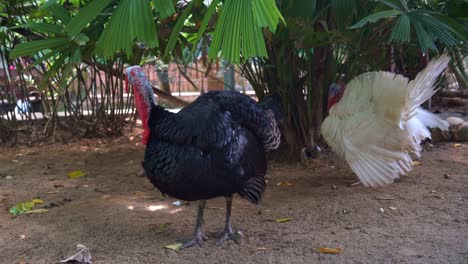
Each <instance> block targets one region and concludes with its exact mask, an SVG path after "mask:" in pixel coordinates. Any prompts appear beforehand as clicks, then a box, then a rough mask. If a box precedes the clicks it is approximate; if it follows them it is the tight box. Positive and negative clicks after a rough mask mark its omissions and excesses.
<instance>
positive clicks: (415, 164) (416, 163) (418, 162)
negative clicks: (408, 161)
mask: <svg viewBox="0 0 468 264" xmlns="http://www.w3.org/2000/svg"><path fill="white" fill-rule="evenodd" d="M421 164H422V162H420V161H417V160H415V161H413V166H419V165H421Z"/></svg>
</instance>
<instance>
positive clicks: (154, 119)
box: [148, 105, 174, 130]
mask: <svg viewBox="0 0 468 264" xmlns="http://www.w3.org/2000/svg"><path fill="white" fill-rule="evenodd" d="M172 115H174V113H172V112H169V111H167V110H166V109H164V107H162V106H159V105H153V107H151V112H150V115H149V119H148V125H149V129H150V130H151V129H152V128H153V127H154V126H156V125H157V124H158V123H159V122H163V121H164V120H165V119H167V118H169V117H170V116H172Z"/></svg>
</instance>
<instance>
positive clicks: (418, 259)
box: [0, 137, 468, 264]
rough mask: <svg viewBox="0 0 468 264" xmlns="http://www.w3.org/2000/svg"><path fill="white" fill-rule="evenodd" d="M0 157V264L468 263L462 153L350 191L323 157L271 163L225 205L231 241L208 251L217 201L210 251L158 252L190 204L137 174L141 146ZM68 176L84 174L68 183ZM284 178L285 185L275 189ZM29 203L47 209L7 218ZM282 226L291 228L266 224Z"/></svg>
mask: <svg viewBox="0 0 468 264" xmlns="http://www.w3.org/2000/svg"><path fill="white" fill-rule="evenodd" d="M135 140H136V139H135ZM0 151H1V152H0V200H1V204H0V249H1V250H0V263H34V264H39V263H57V262H58V261H59V260H60V259H62V258H64V257H66V256H68V255H71V254H73V253H74V252H75V245H76V244H79V243H81V244H84V245H85V246H87V247H88V248H89V249H90V250H91V254H92V256H93V259H94V263H468V206H467V204H468V144H462V145H461V146H459V147H454V146H453V143H444V144H440V145H436V146H435V147H434V148H433V149H432V150H430V151H427V152H424V153H423V157H422V159H421V162H422V165H420V166H417V167H416V168H415V170H414V171H413V172H412V173H411V174H410V175H409V176H408V177H404V178H403V179H402V180H401V181H400V182H398V183H395V184H392V185H390V186H387V187H384V188H379V189H370V188H365V187H363V186H353V187H348V183H349V182H352V181H353V180H355V178H354V176H353V174H352V172H351V171H350V170H349V169H348V168H347V166H346V165H345V164H343V163H341V162H339V161H336V160H335V159H334V157H333V156H332V155H331V154H328V153H324V154H323V155H322V156H321V157H320V158H319V159H318V160H316V161H313V162H312V166H311V167H310V168H304V167H302V165H280V164H270V169H269V173H268V188H267V192H266V194H265V198H264V200H263V203H262V205H261V206H259V207H256V206H253V205H251V204H249V203H248V202H246V201H244V200H242V199H239V198H238V197H236V198H235V200H234V207H233V223H234V226H235V227H236V228H238V229H240V230H241V231H242V232H243V234H244V236H243V238H242V240H241V242H240V244H235V243H233V242H232V241H229V242H227V243H226V244H224V245H222V246H216V245H215V241H216V238H217V236H218V234H219V232H220V231H221V230H222V227H223V224H224V209H223V208H224V200H223V199H222V198H219V199H214V200H210V201H208V204H207V206H208V208H207V209H206V213H205V223H206V228H205V230H206V231H207V235H208V236H209V240H208V242H207V243H206V244H205V246H204V247H203V248H199V247H193V248H189V249H186V250H183V251H180V252H176V251H172V250H169V249H164V246H165V245H168V244H173V243H174V242H176V240H177V239H180V238H187V237H189V236H190V235H191V233H192V229H193V226H194V220H195V209H196V203H192V204H190V205H182V206H180V207H176V206H174V205H173V204H172V203H173V202H174V201H175V199H172V198H165V197H162V196H161V194H160V193H159V192H157V191H154V188H153V186H152V185H151V184H150V183H149V182H148V181H147V179H146V178H144V177H141V176H138V174H139V173H140V172H141V169H140V165H139V162H140V161H141V160H142V157H143V147H142V146H141V145H139V144H136V143H135V141H129V140H128V139H127V138H126V137H124V138H121V139H119V140H115V141H112V142H99V141H98V140H94V141H82V142H79V143H73V144H68V145H60V144H56V145H49V146H42V147H40V148H39V147H32V148H27V147H18V148H3V149H0ZM74 170H84V171H86V173H87V175H86V176H84V177H82V178H79V179H69V178H68V177H67V173H68V172H70V171H74ZM444 174H448V175H449V177H448V178H449V179H447V178H446V177H444ZM5 176H12V178H11V177H5ZM7 178H8V179H7ZM283 181H288V182H291V183H292V184H293V185H292V186H276V184H277V183H278V182H283ZM334 187H336V188H334ZM37 197H38V198H41V199H43V200H44V201H45V204H44V205H45V206H46V207H51V208H49V212H47V213H44V214H28V215H21V216H18V217H13V216H11V215H10V214H9V213H8V208H9V207H10V206H12V205H14V204H16V203H18V202H22V201H27V200H30V199H32V198H37ZM379 197H384V198H391V199H390V200H379V199H378V198H379ZM44 205H39V206H37V207H38V208H42V207H44ZM129 206H133V210H130V209H129ZM149 206H156V207H153V208H156V209H158V210H155V211H150V210H148V207H149ZM390 207H394V208H395V209H396V210H392V209H390ZM380 208H383V209H384V213H379V209H380ZM284 217H291V218H293V219H292V220H291V221H288V222H284V223H277V222H275V220H276V219H278V218H284ZM319 247H340V248H342V249H343V251H342V253H341V254H337V255H331V254H323V253H317V252H316V250H317V248H319Z"/></svg>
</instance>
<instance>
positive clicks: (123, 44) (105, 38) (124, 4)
mask: <svg viewBox="0 0 468 264" xmlns="http://www.w3.org/2000/svg"><path fill="white" fill-rule="evenodd" d="M135 40H136V41H140V42H144V43H145V44H146V45H147V46H148V47H149V48H154V47H156V46H158V38H157V34H156V25H155V22H154V19H153V14H152V10H151V6H150V2H149V1H146V0H138V1H134V0H122V1H120V3H119V4H118V6H117V8H116V10H115V11H114V13H113V15H112V17H111V18H110V20H109V22H108V24H107V27H106V28H105V29H104V32H103V33H102V35H101V36H100V38H99V40H98V43H97V50H98V52H99V53H101V54H102V55H104V56H105V57H111V56H113V55H114V54H115V53H116V52H118V51H120V50H123V51H124V52H125V53H126V54H127V56H129V57H131V56H132V53H133V43H134V41H135Z"/></svg>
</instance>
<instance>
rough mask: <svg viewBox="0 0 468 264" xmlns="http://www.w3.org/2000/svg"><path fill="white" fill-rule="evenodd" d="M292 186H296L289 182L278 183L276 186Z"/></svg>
mask: <svg viewBox="0 0 468 264" xmlns="http://www.w3.org/2000/svg"><path fill="white" fill-rule="evenodd" d="M292 185H294V184H293V183H291V182H288V181H284V182H278V183H277V184H276V186H292Z"/></svg>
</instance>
